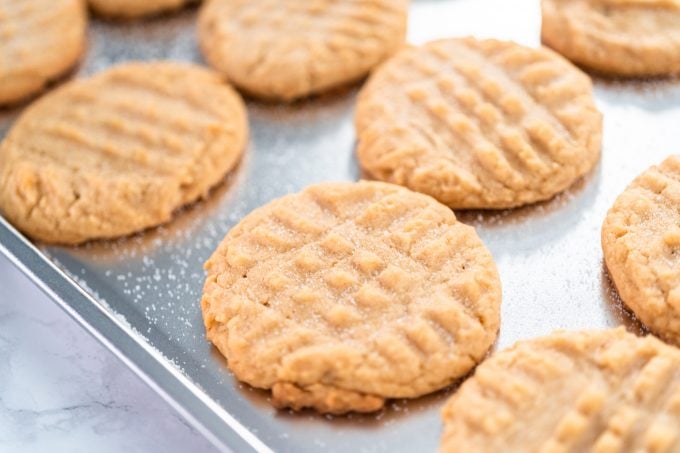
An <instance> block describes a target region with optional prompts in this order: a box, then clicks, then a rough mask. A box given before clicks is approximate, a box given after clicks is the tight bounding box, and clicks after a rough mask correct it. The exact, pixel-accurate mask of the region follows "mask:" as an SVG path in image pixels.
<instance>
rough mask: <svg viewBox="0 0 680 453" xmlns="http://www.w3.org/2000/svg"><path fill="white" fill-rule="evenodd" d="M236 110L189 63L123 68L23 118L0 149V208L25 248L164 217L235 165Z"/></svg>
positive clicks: (231, 99) (236, 102)
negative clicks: (27, 241) (25, 238)
mask: <svg viewBox="0 0 680 453" xmlns="http://www.w3.org/2000/svg"><path fill="white" fill-rule="evenodd" d="M246 121H247V118H246V113H245V107H244V105H243V102H242V100H241V99H240V97H239V95H238V94H237V93H236V92H235V91H234V90H232V89H231V88H230V87H229V85H228V84H226V83H225V82H224V80H223V78H222V76H220V75H219V74H217V73H215V72H213V71H210V70H207V69H203V68H200V67H198V66H195V65H190V64H182V63H170V62H149V63H126V64H122V65H119V66H115V67H113V68H110V69H107V70H106V71H104V72H102V73H100V74H97V75H95V76H94V77H91V78H88V79H82V80H76V81H74V82H71V83H69V84H67V85H64V86H63V87H61V88H59V89H58V90H56V91H54V92H52V93H49V94H48V95H46V96H44V97H43V98H41V99H40V100H38V101H37V102H35V103H34V104H32V105H31V106H30V107H29V108H28V109H26V110H25V111H24V113H23V114H22V115H21V117H20V118H19V119H18V120H17V121H16V123H15V124H14V126H13V127H12V129H10V131H9V133H8V134H7V136H6V137H5V139H4V141H3V142H2V144H0V210H2V212H3V214H4V215H5V216H6V218H7V219H8V220H10V221H11V222H12V223H13V224H14V225H15V226H17V227H18V228H19V229H20V230H22V231H23V232H24V233H26V234H27V235H29V236H31V237H33V238H34V239H39V240H42V241H46V242H55V243H65V244H75V243H80V242H84V241H87V240H90V239H99V238H111V237H115V236H123V235H127V234H130V233H133V232H136V231H139V230H143V229H145V228H149V227H152V226H156V225H159V224H161V223H164V222H167V221H168V220H170V219H171V217H172V214H173V212H174V211H175V210H176V209H177V208H179V207H181V206H183V205H185V204H187V203H191V202H192V201H195V200H196V199H198V198H199V197H201V196H203V195H205V194H206V193H207V192H208V190H209V189H210V188H211V187H212V186H214V185H215V184H217V183H218V182H220V181H221V180H222V179H223V177H224V176H225V174H226V173H227V172H228V171H229V170H230V169H231V168H233V166H234V165H235V164H236V162H237V161H238V159H239V157H240V156H241V153H242V152H243V149H244V147H245V142H246V137H247V129H248V128H247V122H246Z"/></svg>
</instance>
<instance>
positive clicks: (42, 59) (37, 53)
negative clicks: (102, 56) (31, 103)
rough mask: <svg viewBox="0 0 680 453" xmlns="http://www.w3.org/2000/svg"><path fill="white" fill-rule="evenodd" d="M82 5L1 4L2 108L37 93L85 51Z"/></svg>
mask: <svg viewBox="0 0 680 453" xmlns="http://www.w3.org/2000/svg"><path fill="white" fill-rule="evenodd" d="M86 26H87V14H86V10H85V5H84V4H83V1H82V0H0V106H2V105H6V104H12V103H15V102H18V101H21V100H22V99H24V98H26V97H28V96H30V95H32V94H35V93H37V92H38V91H40V90H41V89H43V88H44V87H45V85H46V84H47V83H48V82H49V81H51V80H53V79H55V78H57V77H59V76H60V75H62V74H64V73H65V72H66V71H68V70H69V69H70V68H72V67H73V66H74V65H75V64H76V62H77V61H78V58H80V56H81V55H82V53H83V51H84V49H85V31H86V30H85V29H86Z"/></svg>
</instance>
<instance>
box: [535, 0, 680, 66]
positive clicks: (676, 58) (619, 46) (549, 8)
mask: <svg viewBox="0 0 680 453" xmlns="http://www.w3.org/2000/svg"><path fill="white" fill-rule="evenodd" d="M541 9H542V16H543V25H542V28H541V39H542V41H543V43H544V44H545V45H547V46H550V47H552V48H553V49H555V50H556V51H558V52H559V53H561V54H562V55H564V56H565V57H567V58H569V59H570V60H572V61H574V62H575V63H577V64H579V65H581V66H584V67H586V68H589V69H593V70H595V71H597V72H601V73H605V74H611V75H619V76H624V77H643V76H665V75H677V74H680V1H678V0H542V5H541Z"/></svg>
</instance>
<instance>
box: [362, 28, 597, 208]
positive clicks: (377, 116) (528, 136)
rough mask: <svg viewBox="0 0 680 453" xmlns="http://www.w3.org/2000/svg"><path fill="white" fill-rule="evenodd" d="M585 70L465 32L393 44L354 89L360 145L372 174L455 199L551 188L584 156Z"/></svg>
mask: <svg viewBox="0 0 680 453" xmlns="http://www.w3.org/2000/svg"><path fill="white" fill-rule="evenodd" d="M601 127H602V120H601V115H600V113H599V112H598V111H597V109H596V108H595V103H594V100H593V97H592V86H591V82H590V79H589V78H588V77H587V76H586V75H585V74H583V73H582V72H581V71H580V70H578V69H577V68H576V67H574V66H573V65H572V64H571V63H569V62H568V61H566V60H565V59H563V58H562V57H560V56H559V55H557V54H555V53H554V52H552V51H550V50H548V49H545V48H541V49H531V48H527V47H523V46H520V45H518V44H514V43H512V42H503V41H496V40H483V41H480V40H476V39H473V38H464V39H446V40H441V41H434V42H430V43H428V44H425V45H423V46H421V47H413V48H409V49H406V50H403V51H401V52H400V53H399V54H397V55H396V56H394V57H393V58H391V59H390V60H389V61H388V62H386V63H385V64H384V65H382V66H381V67H380V68H379V69H378V70H377V71H376V72H375V73H374V74H373V75H372V76H371V78H370V79H369V81H368V83H367V84H366V85H365V86H364V88H363V89H362V91H361V93H360V96H359V101H358V104H357V112H356V128H357V135H358V141H359V143H358V149H357V153H358V156H359V160H360V162H361V165H362V166H363V168H364V169H365V170H366V171H367V172H368V174H369V175H371V176H372V177H374V178H376V179H379V180H383V181H388V182H392V183H397V184H401V185H404V186H407V187H409V188H411V189H413V190H416V191H419V192H423V193H427V194H429V195H432V196H433V197H435V198H437V199H438V200H439V201H441V202H442V203H444V204H447V205H449V206H451V207H453V208H510V207H515V206H520V205H523V204H527V203H533V202H536V201H540V200H545V199H548V198H551V197H552V196H554V195H555V194H556V193H558V192H560V191H562V190H564V189H566V188H567V187H569V186H570V185H571V184H573V183H574V182H575V181H576V180H577V179H578V178H580V177H581V176H583V175H584V174H586V173H587V172H588V171H589V170H590V169H592V168H593V166H594V165H595V163H596V162H597V160H598V158H599V153H600V141H601Z"/></svg>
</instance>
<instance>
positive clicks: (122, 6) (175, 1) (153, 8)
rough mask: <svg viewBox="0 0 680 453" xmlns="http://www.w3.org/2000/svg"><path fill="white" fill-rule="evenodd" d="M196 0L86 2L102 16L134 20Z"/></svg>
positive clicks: (195, 0)
mask: <svg viewBox="0 0 680 453" xmlns="http://www.w3.org/2000/svg"><path fill="white" fill-rule="evenodd" d="M197 1H198V0H87V2H88V3H89V4H90V7H91V8H92V9H93V10H94V11H95V12H96V13H97V14H100V15H102V16H107V17H113V18H119V19H136V18H138V17H143V16H151V15H154V14H159V13H163V12H166V11H172V10H174V9H179V8H181V7H182V6H184V5H186V4H189V3H196V2H197Z"/></svg>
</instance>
